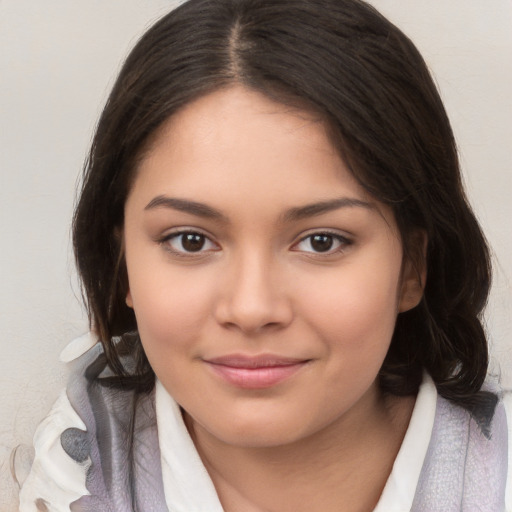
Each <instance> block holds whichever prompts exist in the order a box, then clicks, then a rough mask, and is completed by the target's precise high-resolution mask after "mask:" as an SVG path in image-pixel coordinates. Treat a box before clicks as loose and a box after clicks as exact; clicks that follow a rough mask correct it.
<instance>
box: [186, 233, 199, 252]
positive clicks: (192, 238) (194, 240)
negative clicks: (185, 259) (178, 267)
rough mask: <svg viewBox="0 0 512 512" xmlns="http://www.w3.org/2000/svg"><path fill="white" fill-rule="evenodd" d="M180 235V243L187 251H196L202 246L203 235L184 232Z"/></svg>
mask: <svg viewBox="0 0 512 512" xmlns="http://www.w3.org/2000/svg"><path fill="white" fill-rule="evenodd" d="M181 236H182V240H181V245H182V246H183V249H185V251H187V252H197V251H200V250H201V249H202V248H203V247H204V243H205V236H204V235H200V234H199V233H185V234H183V235H181Z"/></svg>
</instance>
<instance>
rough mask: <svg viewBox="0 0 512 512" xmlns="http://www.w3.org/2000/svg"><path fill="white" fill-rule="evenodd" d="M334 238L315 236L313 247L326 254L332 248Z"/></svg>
mask: <svg viewBox="0 0 512 512" xmlns="http://www.w3.org/2000/svg"><path fill="white" fill-rule="evenodd" d="M332 244H333V237H332V236H331V235H313V236H312V237H311V247H312V248H313V249H314V250H315V251H317V252H326V251H328V250H330V249H331V248H332Z"/></svg>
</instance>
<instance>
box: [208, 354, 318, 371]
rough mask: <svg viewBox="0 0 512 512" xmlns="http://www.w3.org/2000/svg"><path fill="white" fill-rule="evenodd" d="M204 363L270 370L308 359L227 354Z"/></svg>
mask: <svg viewBox="0 0 512 512" xmlns="http://www.w3.org/2000/svg"><path fill="white" fill-rule="evenodd" d="M204 361H205V362H207V363H210V364H218V365H222V366H230V367H232V368H271V367H272V366H291V365H294V364H301V363H306V362H308V361H309V359H302V358H297V357H284V356H280V355H274V354H260V355H256V356H249V355H244V354H229V355H225V356H219V357H212V358H208V359H205V360H204Z"/></svg>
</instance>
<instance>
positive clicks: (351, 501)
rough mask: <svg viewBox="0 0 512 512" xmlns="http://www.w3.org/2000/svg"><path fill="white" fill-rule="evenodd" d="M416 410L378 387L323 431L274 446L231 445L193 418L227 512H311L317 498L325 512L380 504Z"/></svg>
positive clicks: (317, 507)
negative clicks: (385, 393)
mask: <svg viewBox="0 0 512 512" xmlns="http://www.w3.org/2000/svg"><path fill="white" fill-rule="evenodd" d="M413 406H414V398H397V397H393V398H392V399H387V400H384V399H383V397H382V396H381V395H380V393H379V392H378V390H377V389H376V387H375V389H374V390H372V392H371V393H369V395H368V396H367V397H366V398H365V400H364V401H363V402H362V403H360V404H358V406H357V407H354V408H353V409H351V411H349V412H347V413H346V414H344V415H343V417H340V418H338V419H337V420H336V421H334V422H333V423H331V424H330V425H328V426H327V427H325V428H324V429H323V430H321V431H319V432H315V433H314V434H313V435H311V436H309V437H307V438H304V439H300V440H298V441H295V442H292V443H289V444H285V445H279V446H270V447H251V446H237V445H230V444H227V443H224V442H222V441H221V440H219V439H217V438H216V437H214V436H212V435H211V434H210V433H209V432H207V431H206V430H204V429H203V428H202V427H201V426H199V425H197V424H195V422H194V421H193V420H192V419H191V418H189V417H187V418H186V420H187V425H188V427H189V430H190V433H191V435H192V438H193V440H194V443H195V444H196V447H197V449H198V452H199V454H200V456H201V458H202V460H203V463H204V464H205V467H206V469H207V470H208V473H209V474H210V477H211V479H212V481H213V483H214V485H215V488H216V490H217V493H218V495H219V498H220V501H221V503H222V505H223V508H224V510H225V511H226V512H232V511H233V512H234V511H239V510H244V511H246V512H263V511H264V512H270V511H272V512H273V511H279V512H288V511H293V512H302V511H308V512H309V511H311V510H312V509H311V502H312V499H314V501H315V510H322V512H330V511H336V512H340V510H342V511H344V512H345V511H346V512H356V511H357V512H363V511H370V510H373V508H374V507H375V505H376V504H377V502H378V499H379V497H380V494H381V493H382V490H383V488H384V485H385V483H386V480H387V478H388V476H389V474H390V472H391V469H392V466H393V462H394V460H395V458H396V455H397V453H398V450H399V449H400V445H401V443H402V440H403V437H404V435H405V431H406V430H407V425H408V423H409V419H410V416H411V414H412V408H413ZM340 507H343V508H340Z"/></svg>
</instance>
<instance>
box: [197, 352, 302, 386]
mask: <svg viewBox="0 0 512 512" xmlns="http://www.w3.org/2000/svg"><path fill="white" fill-rule="evenodd" d="M204 362H205V363H206V364H207V365H208V366H209V368H211V370H212V371H213V373H215V374H216V375H217V376H219V377H220V378H222V379H223V380H224V381H226V382H228V383H229V384H231V385H233V386H236V387H239V388H243V389H264V388H269V387H272V386H275V385H277V384H279V383H281V382H283V381H284V380H286V379H288V378H289V377H291V376H292V375H294V374H295V373H297V372H298V371H299V370H301V369H302V368H304V367H305V366H306V365H307V364H308V363H309V362H310V360H309V359H294V358H286V357H280V356H272V355H263V356H257V357H247V356H241V355H230V356H223V357H217V358H213V359H208V360H205V361H204Z"/></svg>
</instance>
